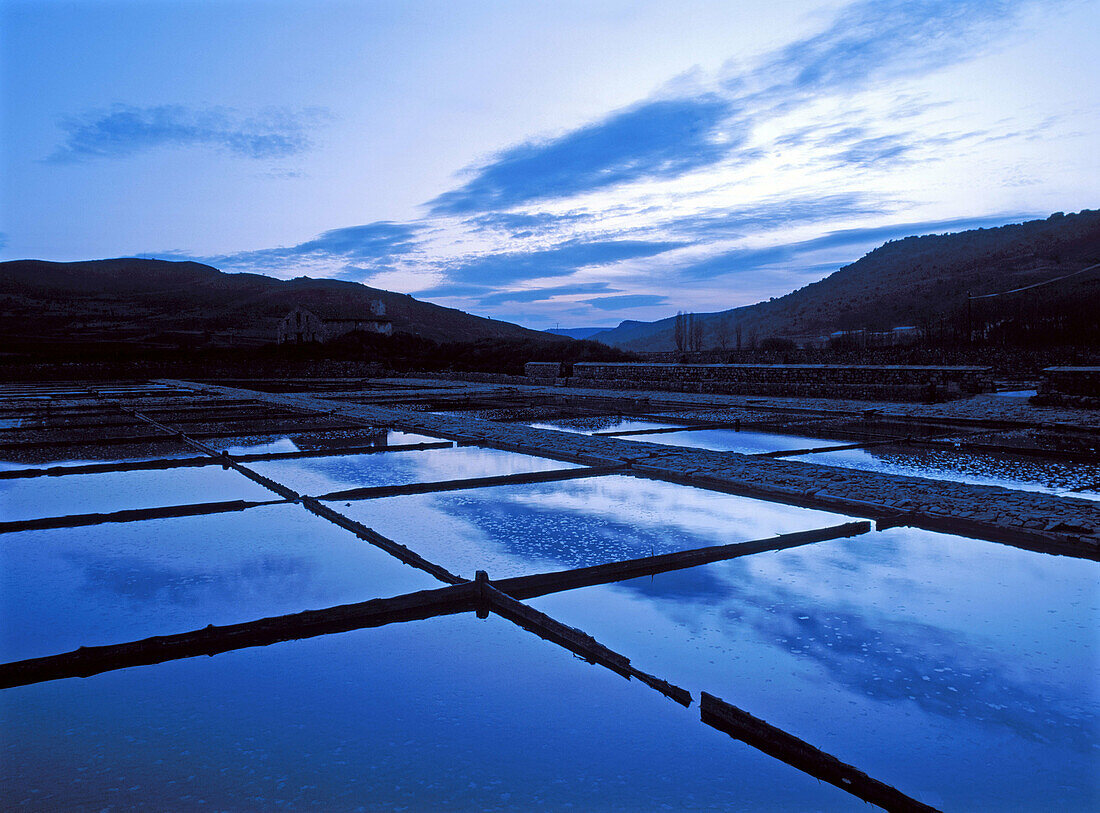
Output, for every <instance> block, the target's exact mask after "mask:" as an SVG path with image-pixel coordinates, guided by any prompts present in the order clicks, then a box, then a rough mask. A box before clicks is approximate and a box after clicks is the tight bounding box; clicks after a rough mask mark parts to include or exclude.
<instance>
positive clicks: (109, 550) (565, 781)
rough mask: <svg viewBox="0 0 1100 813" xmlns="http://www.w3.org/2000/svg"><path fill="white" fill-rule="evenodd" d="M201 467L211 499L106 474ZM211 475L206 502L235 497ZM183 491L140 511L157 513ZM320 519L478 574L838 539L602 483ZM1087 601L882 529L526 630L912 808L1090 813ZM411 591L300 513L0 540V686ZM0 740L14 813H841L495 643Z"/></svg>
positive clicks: (478, 632)
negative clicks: (39, 671)
mask: <svg viewBox="0 0 1100 813" xmlns="http://www.w3.org/2000/svg"><path fill="white" fill-rule="evenodd" d="M263 465H264V466H265V467H270V468H266V469H264V473H265V474H267V475H268V476H271V477H274V478H275V479H277V480H280V481H281V482H284V483H286V484H287V485H290V486H291V487H292V488H295V489H297V490H301V491H307V492H309V491H312V492H313V493H318V492H320V491H327V490H332V489H335V488H347V487H353V486H356V485H373V484H379V483H383V482H384V483H392V482H413V481H424V480H433V479H453V478H455V477H466V476H483V475H486V474H499V473H505V472H512V471H529V470H539V468H538V467H542V468H568V467H569V466H568V464H562V463H558V462H555V461H547V460H541V459H539V458H530V457H528V456H525V455H516V454H511V453H506V452H497V451H491V450H478V449H474V448H458V449H446V450H433V451H430V452H409V453H393V454H385V453H383V454H375V455H360V456H349V457H347V458H317V459H307V460H294V461H271V462H269V463H265V464H263ZM256 467H257V468H260V465H259V464H257V465H256ZM532 467H535V468H532ZM212 471H213V472H218V473H220V474H225V475H230V474H233V473H232V472H222V471H221V470H220V469H218V468H216V467H215V468H213V469H209V468H208V469H197V470H178V471H169V472H134V473H133V474H135V475H140V476H141V477H143V478H154V476H155V475H160V474H182V473H186V474H187V475H198V474H209V473H210V472H212ZM113 476H114V475H90V477H99V478H106V479H101V480H98V481H95V482H98V484H99V486H100V487H101V492H102V493H100V494H99V495H98V496H96V497H95V500H93V503H94V504H97V505H98V504H102V503H103V501H104V500H107V501H108V502H109V501H110V500H118V499H119V496H118V494H117V493H116V492H119V491H125V490H126V486H125V484H120V483H119V482H118V481H116V480H112V479H111V478H112V477H113ZM234 476H235V477H236V478H237V479H235V480H233V481H232V486H230V482H229V481H227V482H226V483H225V486H226V487H227V488H236V487H237V486H239V485H242V484H243V486H245V487H251V486H252V485H253V484H251V483H250V482H249V481H247V480H246V479H245V478H243V477H240V475H234ZM43 479H45V478H43ZM50 479H51V480H52V482H54V483H64V482H66V481H74V482H77V481H78V479H77V477H63V478H50ZM34 482H37V481H12V483H11V484H14V483H21V484H23V485H25V484H27V483H34ZM149 482H150V483H152V482H154V479H150V480H149ZM5 485H9V484H5ZM203 487H204V486H202V485H201V484H199V483H198V482H187V483H184V482H183V481H179V482H177V483H175V485H172V486H171V487H167V488H166V487H164V486H163V484H162V487H160V488H159V490H158V489H156V488H153V486H148V487H147V488H148V489H152V493H157V494H160V495H164V494H167V495H168V496H170V497H171V498H172V499H171V500H170V502H175V501H177V499H176V498H177V497H178V496H181V495H186V499H185V500H180V501H197V500H198V499H200V498H202V497H200V496H199V492H197V491H196V490H195V489H201V488H203ZM135 488H136V489H137V490H138V491H140V490H141V489H142V488H146V487H143V486H140V485H139V486H130V490H134V489H135ZM257 488H258V487H257ZM86 492H87V493H88V494H92V495H94V494H95V489H94V488H92V489H86ZM233 493H237V492H233ZM262 493H263V495H264V496H269V495H268V493H267V492H266V491H264V492H262ZM222 498H226V497H222ZM261 498H263V497H261ZM43 499H46V500H47V502H45V503H44V505H47V506H53V505H54V503H53V502H49V500H53V499H63V497H62V496H60V495H54V496H52V497H51V496H48V495H47V496H44V497H43ZM89 499H90V498H89ZM96 501H98V502H96ZM335 505H336V507H337V508H339V510H341V511H343V512H345V513H347V514H348V515H350V516H354V517H355V518H357V519H360V520H361V521H363V522H365V523H366V524H367V525H369V526H371V527H374V528H376V529H377V530H378V531H380V532H381V533H383V534H385V535H387V536H390V537H391V538H394V539H396V540H397V541H399V542H401V543H403V544H406V545H408V546H409V547H410V548H412V549H413V550H415V551H417V552H418V553H420V554H422V555H425V556H426V557H427V558H429V559H432V560H434V561H437V562H438V563H439V564H441V565H443V566H445V567H447V568H448V569H450V570H452V571H454V572H457V573H460V574H464V575H472V573H473V571H474V570H476V569H485V570H488V571H489V574H490V576H491V577H495V578H500V577H504V576H510V575H521V574H525V573H531V572H540V571H548V570H557V569H563V568H569V567H576V566H583V565H590V564H596V563H599V562H606V561H612V560H616V559H622V558H626V557H632V556H645V555H650V554H652V553H662V552H668V551H672V550H683V549H688V548H694V547H701V546H704V545H714V544H722V543H728V542H735V541H743V540H747V539H755V538H761V537H767V536H771V535H774V534H777V533H785V532H790V531H796V530H804V529H808V528H815V527H821V526H825V525H831V524H836V523H838V522H841V521H844V518H843V517H840V516H838V515H835V514H830V513H826V512H820V511H812V510H808V509H799V508H792V507H787V506H781V505H776V504H772V503H766V502H761V501H758V500H750V499H747V498H740V497H734V496H729V495H724V494H718V493H714V492H707V491H702V490H698V489H692V488H688V487H684V486H678V485H673V484H669V483H661V482H657V481H649V480H644V479H637V478H632V477H627V476H618V475H616V476H603V477H594V478H590V479H583V480H575V481H568V482H558V483H547V484H532V485H514V486H504V487H497V488H492V489H477V490H468V491H459V492H448V493H441V494H427V495H413V496H403V497H391V498H386V499H379V500H366V501H358V502H352V503H351V504H350V505H346V504H345V503H342V502H340V503H335ZM100 510H102V509H100ZM50 511H51V512H52V511H53V509H52V508H50ZM1098 576H1100V572H1098V566H1097V565H1096V564H1095V563H1091V562H1084V561H1081V560H1075V559H1067V558H1063V557H1054V556H1045V555H1042V554H1036V553H1030V552H1025V551H1020V550H1016V549H1013V548H1009V547H1005V546H1001V545H996V544H992V543H984V542H976V541H973V540H967V539H962V538H958V537H951V536H946V535H938V534H931V533H927V532H922V531H914V530H909V529H892V530H890V531H888V532H885V533H875V534H868V535H864V536H862V537H857V538H854V539H850V540H836V541H832V542H822V543H817V544H814V545H810V546H806V547H802V548H798V549H792V550H787V551H779V552H773V553H765V554H757V555H755V556H750V557H745V558H741V559H736V560H732V561H729V562H722V563H716V564H713V565H708V566H705V567H702V568H694V569H691V570H685V571H679V572H674V573H668V574H663V575H660V576H655V577H651V578H644V579H636V580H632V581H630V582H624V583H622V584H617V585H610V586H603V587H592V588H585V589H581V590H575V591H572V592H568V593H563V594H559V595H555V596H546V597H543V598H540V599H535V600H532V602H531V603H532V604H533V605H535V606H537V607H538V608H539V609H542V610H543V611H545V612H548V613H550V614H551V615H552V616H554V617H556V618H558V619H559V620H562V621H564V622H565V623H567V624H569V625H572V626H577V627H579V628H581V629H583V630H584V631H586V632H588V633H589V634H591V635H593V636H595V637H596V639H597V640H599V641H600V642H601V643H604V644H605V645H608V646H610V647H612V648H614V649H616V650H617V651H620V652H622V654H624V655H626V656H628V657H630V658H631V659H632V661H633V662H634V664H635V665H636V666H637V667H638V668H640V669H642V670H644V671H648V672H651V673H654V674H656V675H658V676H659V677H662V678H665V679H667V680H670V681H672V682H674V683H677V684H679V685H681V686H683V687H684V688H686V689H688V690H689V691H691V692H692V694H693V696H695V697H696V698H698V694H699V691H700V690H705V691H708V692H711V693H712V694H716V695H718V696H719V697H722V698H723V699H725V700H727V701H729V702H731V703H734V704H736V705H738V706H740V707H741V708H744V709H745V710H747V711H749V712H751V713H753V714H756V715H757V716H759V717H762V718H764V719H766V720H768V721H769V722H771V723H773V724H775V725H778V726H780V727H782V728H784V729H786V730H788V731H790V732H791V733H792V734H795V735H796V736H800V737H802V738H803V739H806V740H808V741H809V742H811V743H813V744H814V745H816V746H818V747H820V748H822V749H824V750H826V751H828V752H831V753H833V754H835V755H836V756H838V757H839V758H841V759H843V760H845V761H848V762H851V763H852V764H854V765H856V766H857V767H859V768H860V769H862V770H864V771H866V772H868V773H869V774H871V775H872V776H874V777H875V778H877V779H880V780H882V781H885V782H888V783H890V784H893V785H895V786H897V787H898V788H899V789H901V790H902V791H903V792H906V793H909V794H910V795H913V796H916V797H918V798H920V799H921V800H922V801H925V802H927V803H930V804H933V805H937V806H942V807H943V808H945V809H948V810H989V809H996V810H1014V809H1015V810H1037V809H1052V808H1054V809H1059V810H1095V809H1097V807H1098V806H1100V786H1098V780H1097V777H1100V736H1098V730H1097V725H1098V724H1097V718H1098V714H1100V685H1098V675H1100V668H1098V660H1097V659H1098V646H1100V642H1098V640H1097V638H1098V633H1097V630H1100V595H1098V591H1100V588H1098V585H1100V579H1098V578H1097V577H1098ZM436 586H439V584H438V583H437V582H435V581H434V580H432V579H431V578H430V577H428V576H427V575H426V574H424V573H422V572H420V571H418V570H414V569H412V568H409V567H407V566H405V565H402V564H400V563H398V562H396V561H395V560H393V559H391V558H389V557H388V556H386V555H384V554H382V553H381V552H379V551H378V550H377V549H375V548H373V547H371V546H369V545H367V544H366V543H363V542H361V541H359V540H358V539H356V538H355V537H354V536H352V535H351V534H349V533H346V532H344V531H343V530H341V529H339V528H337V527H335V526H333V525H331V524H330V523H327V522H325V521H323V520H321V519H319V518H317V517H314V516H313V515H311V514H309V513H308V512H307V511H305V510H304V509H302V508H301V506H296V505H278V506H267V507H261V508H254V509H250V510H248V511H245V512H241V513H236V514H221V515H215V516H207V517H189V518H180V519H170V520H155V521H146V522H134V523H126V524H122V525H103V526H92V527H88V528H76V529H59V530H51V531H33V532H22V533H13V534H6V535H4V537H3V545H0V611H2V618H3V624H2V630H0V631H2V634H0V659H2V660H4V661H8V660H14V659H20V658H26V657H36V656H41V655H46V654H51V653H55V652H62V651H68V650H71V649H73V648H75V647H77V646H80V645H94V644H106V643H112V642H120V641H127V640H133V639H136V638H141V637H145V636H148V635H154V634H168V633H174V632H180V631H184V630H188V629H194V628H198V627H202V626H205V625H206V624H210V623H213V624H225V623H233V622H240V621H246V620H251V619H255V618H260V617H264V616H270V615H278V614H282V613H288V612H296V611H299V610H302V609H319V608H323V607H326V606H331V605H334V604H339V603H346V602H353V601H363V600H367V599H370V598H374V597H380V596H389V595H396V594H401V593H405V592H409V591H412V590H420V589H428V588H432V587H436ZM0 728H2V730H3V731H4V738H3V744H2V746H0V747H2V749H3V751H2V754H3V756H2V759H0V766H2V767H0V771H2V778H0V794H2V798H4V799H5V800H6V802H5V803H6V804H7V805H8V806H9V807H13V808H16V809H19V808H20V807H22V808H26V809H40V810H44V809H58V808H79V807H85V808H93V809H109V808H111V807H118V808H126V807H131V806H136V805H145V806H148V807H151V808H158V809H255V808H276V807H277V808H288V807H313V808H322V809H336V810H344V809H348V810H354V809H359V808H372V809H373V808H385V809H389V808H409V809H415V810H423V809H440V808H443V809H447V808H451V809H479V810H497V809H520V810H528V809H539V808H543V809H565V808H567V807H570V806H572V807H573V808H574V809H578V808H579V809H586V810H598V809H622V810H651V809H668V808H671V809H685V808H686V809H743V810H761V809H766V810H846V809H861V810H862V809H866V807H865V805H863V804H862V803H861V802H859V801H858V800H856V799H855V798H854V797H850V796H848V795H847V794H844V793H842V792H841V791H839V790H837V789H835V788H832V787H831V786H829V785H825V784H822V783H819V782H817V781H816V780H813V779H810V778H808V777H806V776H805V775H803V774H801V773H799V772H798V771H795V770H794V769H792V768H790V767H788V766H786V765H784V764H782V763H780V762H778V761H776V760H773V759H771V758H769V757H766V756H764V755H762V754H761V753H759V752H757V751H755V750H753V749H751V748H748V747H747V746H744V745H742V744H740V743H738V742H735V741H733V740H731V739H729V738H728V737H727V736H725V735H723V734H720V733H718V732H716V731H713V730H712V729H709V728H708V727H706V726H704V725H702V724H701V723H700V722H699V720H698V708H697V706H695V707H693V708H691V709H682V708H680V707H679V706H677V705H675V704H673V703H671V702H670V701H668V700H667V699H665V698H663V697H661V696H660V695H658V694H656V693H655V692H653V691H652V690H650V689H648V688H647V687H645V686H643V685H641V684H638V683H636V682H627V681H625V680H623V679H622V678H620V677H618V676H616V675H614V674H612V673H610V672H607V671H606V670H603V669H601V668H599V667H594V666H590V665H588V664H585V663H583V662H582V661H580V660H578V659H576V658H574V657H572V656H571V655H570V654H569V653H567V652H565V651H564V650H561V649H559V648H557V647H555V646H553V645H552V644H549V643H547V642H544V641H542V640H540V639H538V638H536V637H535V636H533V635H530V634H528V633H525V632H524V631H522V630H520V629H518V628H516V627H514V626H512V625H509V624H507V623H505V622H503V621H501V620H500V619H498V618H495V617H493V618H490V619H488V620H486V621H478V620H476V619H474V618H473V617H472V616H471V615H464V616H458V617H450V618H438V619H432V620H429V621H424V622H415V623H409V624H400V625H394V626H390V627H384V628H379V629H373V630H361V631H358V632H353V633H346V634H341V635H331V636H326V637H323V638H317V639H311V640H307V641H299V642H291V643H285V644H278V645H274V646H270V647H265V648H256V649H248V650H242V651H239V652H235V653H227V654H224V655H219V656H216V657H214V658H196V659H188V660H184V661H179V662H173V663H166V664H161V665H158V666H152V667H141V668H135V669H127V670H123V671H120V672H115V673H109V674H104V675H100V676H96V677H92V678H88V679H71V680H64V681H56V682H52V683H46V684H41V685H38V686H30V687H23V688H17V689H12V690H7V691H4V692H0Z"/></svg>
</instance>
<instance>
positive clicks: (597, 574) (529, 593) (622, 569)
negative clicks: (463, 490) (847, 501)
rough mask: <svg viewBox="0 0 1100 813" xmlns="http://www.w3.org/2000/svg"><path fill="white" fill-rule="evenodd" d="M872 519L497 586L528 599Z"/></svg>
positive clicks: (818, 536)
mask: <svg viewBox="0 0 1100 813" xmlns="http://www.w3.org/2000/svg"><path fill="white" fill-rule="evenodd" d="M870 531H871V523H870V522H867V521H861V522H846V523H844V524H843V525H833V526H832V527H829V528H818V529H816V530H812V531H798V532H797V533H790V534H781V535H779V536H773V537H771V538H769V539H757V540H754V541H751V542H733V543H731V544H729V545H712V546H709V547H706V548H693V549H692V550H684V551H676V552H674V553H662V554H658V555H656V556H643V557H640V558H637V559H626V560H623V561H619V562H610V563H609V564H604V565H590V566H588V567H579V568H575V569H573V570H560V571H557V572H554V573H538V574H534V575H531V576H515V577H512V578H507V579H501V580H500V581H498V582H495V585H496V588H497V589H498V590H500V591H501V592H504V593H507V594H508V595H510V596H512V597H513V598H517V599H527V598H536V597H538V596H545V595H547V594H549V593H559V592H562V591H564V590H575V589H577V588H579V587H591V586H593V585H597V584H610V583H612V582H621V581H626V580H627V579H636V578H640V577H642V576H653V575H656V574H658V573H667V572H669V571H672V570H684V569H686V568H689V567H697V566H699V565H705V564H710V563H711V562H720V561H725V560H727V559H735V558H737V557H739V556H749V555H751V554H754V553H764V552H766V551H774V550H785V549H787V548H796V547H800V546H802V545H810V544H813V543H815V542H825V541H827V540H830V539H842V538H846V537H852V536H860V535H861V534H866V533H870Z"/></svg>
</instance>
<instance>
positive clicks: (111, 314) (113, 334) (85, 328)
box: [0, 258, 554, 345]
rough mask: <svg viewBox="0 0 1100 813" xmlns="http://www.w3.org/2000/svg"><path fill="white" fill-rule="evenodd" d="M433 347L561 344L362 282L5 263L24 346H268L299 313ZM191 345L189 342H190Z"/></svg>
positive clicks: (10, 333) (97, 263)
mask: <svg viewBox="0 0 1100 813" xmlns="http://www.w3.org/2000/svg"><path fill="white" fill-rule="evenodd" d="M375 300H381V301H382V302H383V303H384V304H385V306H386V318H388V319H389V320H391V321H392V323H393V329H394V331H398V332H404V333H411V334H414V335H418V336H423V337H425V338H429V339H432V340H434V341H470V340H475V339H484V338H501V339H541V340H547V339H550V340H551V341H553V340H554V337H552V336H549V335H547V334H546V333H544V332H542V331H537V330H529V329H527V328H524V327H520V326H519V325H514V324H511V323H510V322H501V321H497V320H493V319H486V318H484V317H480V316H474V315H471V314H468V313H464V312H463V311H459V310H455V309H453V308H445V307H442V306H440V305H433V304H431V303H428V302H421V301H419V300H416V299H414V298H413V297H411V296H409V295H407V294H398V293H394V292H392V291H384V290H381V289H378V288H370V287H368V286H366V285H362V284H360V283H357V282H344V281H341V280H329V279H311V278H309V277H299V278H297V279H292V280H278V279H274V278H272V277H265V276H262V275H259V274H227V273H224V272H222V271H219V270H218V269H217V268H213V267H211V266H209V265H203V264H202V263H195V262H172V261H168V260H147V259H138V258H120V259H113V260H90V261H85V262H71V263H58V262H47V261H44V260H13V261H10V262H3V263H0V315H2V316H3V319H0V335H3V336H7V337H9V338H22V339H25V340H46V341H48V340H50V339H51V338H52V339H56V340H58V341H62V340H64V341H128V342H139V343H145V344H152V345H157V344H169V345H170V344H172V343H173V342H176V343H179V342H181V341H185V342H186V341H189V342H190V343H194V344H218V345H234V344H253V345H256V344H264V343H267V342H273V341H275V337H276V332H277V325H278V322H279V320H280V319H282V318H283V317H284V316H286V314H287V313H289V312H290V311H291V310H292V309H293V308H295V307H298V306H300V307H303V308H306V309H307V310H309V311H312V312H313V313H315V314H316V315H317V316H320V317H322V318H325V319H334V318H357V317H360V318H361V317H364V316H367V315H369V314H370V312H371V311H370V305H371V302H373V301H375ZM189 337H190V338H189Z"/></svg>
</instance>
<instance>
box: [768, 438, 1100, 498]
mask: <svg viewBox="0 0 1100 813" xmlns="http://www.w3.org/2000/svg"><path fill="white" fill-rule="evenodd" d="M787 459H788V460H801V461H803V462H805V463H818V464H820V465H823V466H839V467H840V468H845V469H859V470H861V471H874V472H880V473H882V474H902V475H907V476H910V477H931V478H935V479H940V480H951V481H954V482H958V483H972V484H975V485H988V486H1002V487H1004V488H1015V489H1020V490H1024V491H1042V492H1045V493H1048V494H1060V495H1064V496H1067V497H1080V498H1082V499H1092V500H1095V499H1100V463H1081V462H1071V461H1063V460H1053V459H1038V458H1033V457H1023V456H1013V455H994V454H986V453H975V452H967V451H965V450H962V449H959V450H954V449H910V448H905V447H897V446H880V447H877V448H874V449H848V450H845V451H839V452H819V453H817V454H812V455H803V456H797V457H791V458H787ZM1078 489H1079V490H1078Z"/></svg>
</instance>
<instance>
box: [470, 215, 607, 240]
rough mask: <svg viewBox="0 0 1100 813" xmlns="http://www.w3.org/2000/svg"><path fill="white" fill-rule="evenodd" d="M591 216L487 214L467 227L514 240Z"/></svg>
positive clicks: (474, 218)
mask: <svg viewBox="0 0 1100 813" xmlns="http://www.w3.org/2000/svg"><path fill="white" fill-rule="evenodd" d="M590 217H591V216H590V215H589V213H587V212H569V213H567V214H556V213H551V212H486V213H485V214H481V215H478V216H477V217H471V218H470V219H468V220H467V221H466V225H468V226H472V227H473V228H475V229H478V230H488V231H493V232H500V233H503V234H507V235H508V236H509V237H512V238H513V239H522V238H525V237H537V236H540V235H543V234H546V233H547V232H553V231H558V230H560V229H562V228H565V227H568V226H571V225H577V224H581V223H584V222H586V221H587V220H589V218H590Z"/></svg>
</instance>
